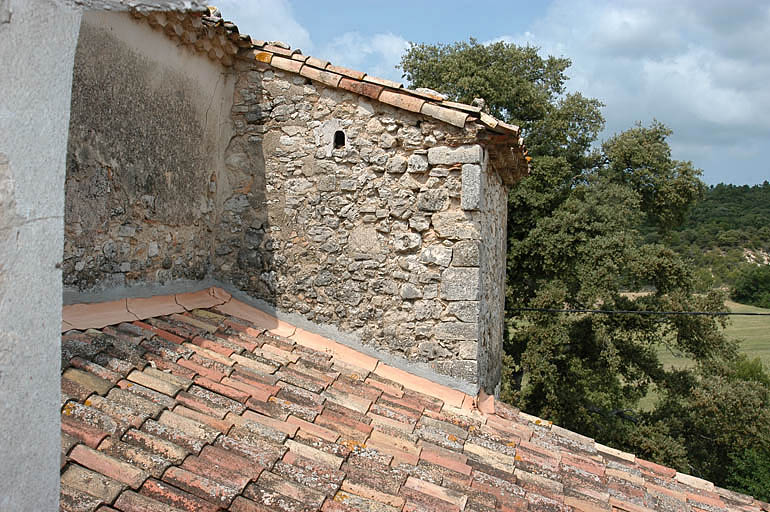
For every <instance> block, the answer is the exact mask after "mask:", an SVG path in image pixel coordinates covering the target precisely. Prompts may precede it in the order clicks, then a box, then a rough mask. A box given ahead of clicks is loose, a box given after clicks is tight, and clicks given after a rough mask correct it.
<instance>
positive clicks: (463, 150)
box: [428, 144, 484, 165]
mask: <svg viewBox="0 0 770 512" xmlns="http://www.w3.org/2000/svg"><path fill="white" fill-rule="evenodd" d="M483 157H484V151H483V149H482V147H481V146H479V145H478V144H472V145H467V146H458V147H456V148H450V147H447V146H437V147H432V148H430V149H428V163H430V165H452V164H480V163H481V162H482V160H483Z"/></svg>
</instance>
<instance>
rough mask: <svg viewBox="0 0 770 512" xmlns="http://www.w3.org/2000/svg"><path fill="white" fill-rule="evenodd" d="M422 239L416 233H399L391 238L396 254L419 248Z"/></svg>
mask: <svg viewBox="0 0 770 512" xmlns="http://www.w3.org/2000/svg"><path fill="white" fill-rule="evenodd" d="M421 243H422V237H421V236H420V235H419V234H418V233H399V234H398V235H395V236H394V237H393V248H394V249H395V250H396V252H411V251H414V250H415V249H417V248H418V247H420V244H421Z"/></svg>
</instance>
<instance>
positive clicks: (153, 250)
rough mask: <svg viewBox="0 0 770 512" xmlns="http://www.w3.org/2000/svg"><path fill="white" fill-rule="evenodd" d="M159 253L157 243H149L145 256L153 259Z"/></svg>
mask: <svg viewBox="0 0 770 512" xmlns="http://www.w3.org/2000/svg"><path fill="white" fill-rule="evenodd" d="M159 253H160V248H159V247H158V242H150V243H149V244H148V245H147V256H149V257H150V258H154V257H155V256H157V255H158V254H159Z"/></svg>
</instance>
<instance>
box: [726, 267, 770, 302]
mask: <svg viewBox="0 0 770 512" xmlns="http://www.w3.org/2000/svg"><path fill="white" fill-rule="evenodd" d="M730 298H732V299H733V300H734V301H736V302H740V303H742V304H750V305H752V306H758V307H761V308H770V265H751V266H749V267H747V268H745V269H744V270H742V271H741V272H740V273H739V274H738V277H737V278H736V279H735V287H734V288H733V290H732V292H731V293H730Z"/></svg>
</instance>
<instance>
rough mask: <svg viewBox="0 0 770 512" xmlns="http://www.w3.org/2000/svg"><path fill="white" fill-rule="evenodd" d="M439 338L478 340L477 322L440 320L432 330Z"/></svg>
mask: <svg viewBox="0 0 770 512" xmlns="http://www.w3.org/2000/svg"><path fill="white" fill-rule="evenodd" d="M433 332H434V334H435V335H436V338H438V339H440V340H478V339H479V326H478V324H469V323H465V322H441V323H439V324H438V325H437V326H436V328H435V330H434V331H433Z"/></svg>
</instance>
